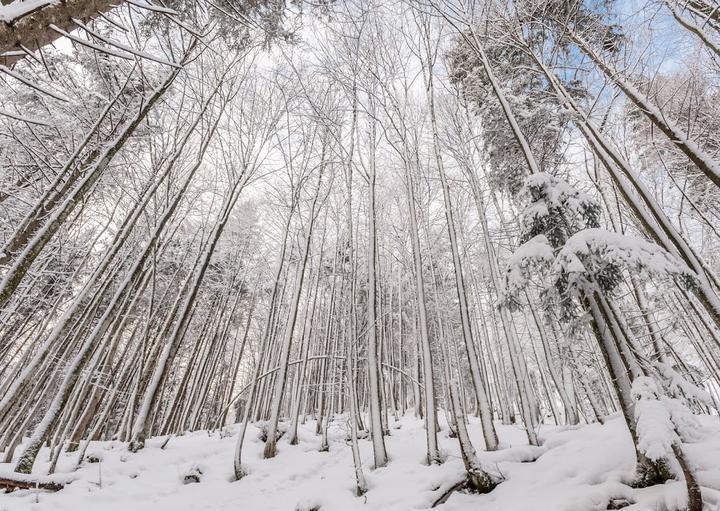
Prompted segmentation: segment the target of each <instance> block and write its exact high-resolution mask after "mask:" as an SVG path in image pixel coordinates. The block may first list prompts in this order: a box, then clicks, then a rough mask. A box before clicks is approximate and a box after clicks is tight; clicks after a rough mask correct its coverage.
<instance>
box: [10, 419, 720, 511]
mask: <svg viewBox="0 0 720 511" xmlns="http://www.w3.org/2000/svg"><path fill="white" fill-rule="evenodd" d="M390 421H391V426H392V429H391V435H390V436H389V437H388V438H387V439H386V443H387V448H388V452H389V454H390V457H391V461H390V463H389V464H388V466H387V467H385V468H382V469H378V470H372V469H371V466H370V465H371V463H372V456H371V444H370V442H369V441H368V440H361V453H362V458H363V461H364V468H365V473H366V477H367V481H368V486H369V491H368V493H367V494H366V495H365V496H363V497H356V496H355V495H354V473H353V466H352V457H351V452H350V447H349V445H347V443H346V441H345V438H346V435H347V430H346V422H345V421H343V420H337V421H334V422H333V423H332V426H331V428H330V451H329V452H319V451H318V447H319V445H320V438H319V437H317V436H315V422H314V421H308V422H307V423H306V424H304V425H301V427H300V443H299V445H296V446H291V445H289V444H288V441H287V438H286V437H283V438H282V439H281V440H280V441H279V444H278V449H279V454H278V456H277V457H275V458H273V459H270V460H264V459H262V448H263V444H262V442H261V441H260V440H259V439H258V436H257V435H258V432H259V430H258V429H257V428H255V427H250V428H249V429H248V438H247V439H246V443H245V445H246V450H245V455H244V460H243V461H244V463H245V465H246V467H247V468H248V470H249V472H250V473H249V475H248V476H246V477H245V478H243V479H242V480H241V481H236V482H231V474H232V456H233V450H234V446H235V440H236V438H235V436H234V435H229V436H223V437H222V438H221V435H220V434H219V433H218V432H213V433H208V432H194V433H189V434H186V435H184V436H180V437H174V438H171V439H170V441H169V443H168V444H167V446H166V448H165V449H161V448H160V446H161V445H162V444H163V442H164V441H165V440H166V438H167V437H159V438H152V439H150V440H149V441H148V442H147V447H146V448H145V449H144V450H142V451H140V452H138V453H135V454H132V453H130V452H128V451H127V445H126V444H124V443H121V442H114V441H111V442H93V443H92V444H91V445H90V448H89V449H88V454H92V455H95V456H96V457H97V458H99V459H101V462H100V463H84V464H83V465H82V467H81V468H80V469H79V470H78V471H76V472H73V473H72V475H73V477H74V478H75V480H74V481H73V482H72V483H71V484H68V485H67V486H66V487H65V488H64V489H63V490H61V491H59V492H57V493H50V492H44V491H35V490H18V491H15V492H13V493H9V494H0V510H3V511H51V510H52V511H91V510H92V511H96V510H99V511H150V510H152V511H186V510H187V511H190V510H192V511H200V510H214V511H224V510H233V511H236V510H242V511H274V510H277V511H300V510H302V511H306V510H310V509H313V508H318V507H319V509H320V510H321V511H353V510H366V511H386V510H387V511H390V510H397V511H408V510H414V509H428V508H430V506H431V505H432V503H433V502H434V501H435V500H436V499H437V498H438V497H439V496H440V495H441V494H442V493H443V492H444V491H445V490H446V489H447V488H449V487H450V486H452V485H453V484H454V483H456V482H457V481H459V480H460V479H461V478H462V476H463V466H462V462H461V460H460V458H459V451H458V447H457V441H456V439H452V438H448V436H447V428H444V429H443V430H442V431H441V432H440V434H439V440H440V445H441V447H442V449H443V451H444V453H445V455H446V457H447V459H446V461H445V463H444V464H442V465H433V466H427V465H425V464H424V449H425V438H424V431H423V423H422V421H420V420H419V419H416V418H415V417H413V416H412V414H408V415H406V416H405V417H402V418H401V419H400V421H399V422H397V423H396V422H395V421H394V420H393V419H392V418H391V419H390ZM700 422H701V433H702V434H701V435H699V440H698V441H696V442H694V443H691V444H687V443H686V444H684V445H683V448H684V449H685V451H686V452H687V455H688V457H689V459H690V461H691V463H692V464H693V466H694V468H695V469H696V471H697V475H698V479H699V481H700V484H701V485H702V492H703V498H704V499H705V501H706V504H707V509H709V510H715V509H718V507H717V506H718V505H720V421H719V420H718V417H716V416H714V417H707V416H706V417H700ZM236 429H237V428H236V427H230V428H229V430H228V431H226V434H227V433H235V431H236ZM497 429H498V433H499V436H500V440H501V443H502V446H503V449H502V450H500V451H496V452H493V453H488V452H484V451H481V449H482V447H483V442H482V439H481V433H480V426H479V422H478V420H477V419H475V418H472V419H471V424H470V433H471V437H472V440H473V442H474V443H475V446H476V447H477V448H478V451H479V457H480V460H481V462H482V463H483V466H484V467H485V469H486V470H490V471H493V472H496V473H501V474H502V475H503V477H504V478H505V481H504V482H503V483H502V484H500V485H499V486H498V487H497V488H496V489H495V490H493V491H492V492H491V493H490V494H487V495H473V494H464V493H458V492H455V493H453V494H452V495H451V496H450V498H449V500H448V501H447V502H446V503H445V504H442V505H440V506H438V508H437V509H441V510H445V511H460V510H475V509H482V510H483V511H501V510H506V511H525V510H533V511H544V510H547V511H551V510H552V511H574V510H577V511H592V510H601V509H606V507H607V503H608V501H609V500H610V499H611V498H626V499H628V500H629V501H631V502H633V504H632V505H631V506H629V507H626V508H625V509H627V510H629V511H650V510H652V511H672V510H678V509H681V508H682V506H683V505H684V504H685V501H686V496H685V495H686V493H685V484H684V481H671V482H668V483H667V484H665V485H661V486H656V487H652V488H647V489H643V490H633V489H631V488H630V487H628V486H626V485H624V484H623V483H622V481H623V480H628V478H629V477H630V476H631V475H632V471H633V464H634V454H633V447H632V442H631V440H630V435H629V433H628V432H627V429H626V427H625V424H624V423H623V421H622V419H621V418H620V417H619V416H617V415H616V416H612V417H610V418H609V420H608V421H607V423H606V424H605V425H599V424H590V425H583V426H577V427H573V428H566V427H557V426H543V427H542V428H541V430H540V435H541V437H542V438H543V440H544V444H543V446H542V447H530V446H528V445H527V440H526V437H525V433H524V432H523V431H522V430H521V429H520V428H519V427H518V426H505V425H500V424H498V425H497ZM47 455H48V450H47V449H46V448H45V449H43V450H42V451H41V453H40V457H39V459H38V463H37V464H36V467H35V468H36V471H37V472H38V473H44V472H43V471H44V470H45V469H46V466H47V462H46V460H47ZM76 456H77V454H76V453H72V454H70V455H63V456H62V457H61V459H60V461H59V465H58V472H59V473H58V474H57V475H56V476H53V477H56V478H57V479H67V475H68V473H69V472H72V469H73V467H74V464H75V461H76ZM538 456H539V457H538ZM534 458H537V460H536V461H534V462H530V460H532V459H534ZM11 470H12V465H10V464H2V465H0V475H8V473H9V472H10V471H11ZM190 472H193V473H195V474H198V473H200V474H199V477H200V482H199V483H191V484H183V477H184V476H185V475H187V474H188V473H190ZM43 479H46V478H43Z"/></svg>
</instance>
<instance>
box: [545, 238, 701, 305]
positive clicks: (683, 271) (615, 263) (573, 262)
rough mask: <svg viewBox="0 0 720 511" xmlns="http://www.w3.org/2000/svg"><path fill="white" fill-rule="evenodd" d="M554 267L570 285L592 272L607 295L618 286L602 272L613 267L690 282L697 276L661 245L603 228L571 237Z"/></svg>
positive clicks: (560, 252)
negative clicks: (680, 276)
mask: <svg viewBox="0 0 720 511" xmlns="http://www.w3.org/2000/svg"><path fill="white" fill-rule="evenodd" d="M553 266H554V271H553V273H555V274H560V273H563V274H566V275H567V276H568V278H569V281H572V280H573V279H577V278H581V277H584V276H585V275H586V274H587V273H588V272H590V273H591V274H592V275H593V276H594V277H595V278H596V279H598V280H601V282H600V284H601V285H603V287H604V288H605V290H606V291H607V290H610V289H612V287H613V286H614V284H616V282H615V281H614V280H613V279H606V278H604V277H607V276H604V275H603V271H604V270H605V269H607V268H608V267H611V266H612V267H615V268H626V269H628V270H629V271H631V272H634V273H640V274H649V275H682V276H685V277H687V278H690V279H692V278H693V276H694V273H693V272H692V271H691V270H690V269H689V268H688V267H687V266H686V265H685V264H684V263H683V262H682V261H680V260H679V259H677V258H675V257H673V256H672V255H671V254H670V253H668V252H667V251H666V250H665V249H663V248H662V247H660V246H659V245H656V244H655V243H651V242H649V241H645V240H642V239H639V238H635V237H632V236H627V235H625V234H619V233H616V232H611V231H607V230H605V229H600V228H594V229H585V230H582V231H579V232H577V233H575V234H574V235H572V236H571V237H570V238H569V239H568V240H567V242H566V243H565V246H564V247H563V248H562V249H560V251H559V252H558V255H557V257H556V258H555V262H554V264H553Z"/></svg>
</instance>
